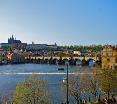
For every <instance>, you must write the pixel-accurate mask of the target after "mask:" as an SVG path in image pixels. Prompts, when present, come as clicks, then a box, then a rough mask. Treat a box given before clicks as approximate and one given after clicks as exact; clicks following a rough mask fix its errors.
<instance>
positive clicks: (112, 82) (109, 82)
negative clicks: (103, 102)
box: [98, 69, 117, 99]
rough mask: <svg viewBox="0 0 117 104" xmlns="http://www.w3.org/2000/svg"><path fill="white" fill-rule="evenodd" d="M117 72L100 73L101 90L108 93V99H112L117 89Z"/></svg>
mask: <svg viewBox="0 0 117 104" xmlns="http://www.w3.org/2000/svg"><path fill="white" fill-rule="evenodd" d="M116 81H117V70H116V69H102V70H100V71H99V72H98V82H99V87H100V88H101V90H102V91H103V92H104V93H106V95H107V99H110V97H112V93H114V91H115V90H116V88H117V82H116Z"/></svg>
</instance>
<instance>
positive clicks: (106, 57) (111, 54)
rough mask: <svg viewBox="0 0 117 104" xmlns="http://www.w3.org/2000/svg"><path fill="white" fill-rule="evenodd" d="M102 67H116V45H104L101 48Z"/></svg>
mask: <svg viewBox="0 0 117 104" xmlns="http://www.w3.org/2000/svg"><path fill="white" fill-rule="evenodd" d="M102 68H109V69H113V68H114V69H115V68H116V69H117V46H111V45H106V46H105V47H104V48H103V50H102Z"/></svg>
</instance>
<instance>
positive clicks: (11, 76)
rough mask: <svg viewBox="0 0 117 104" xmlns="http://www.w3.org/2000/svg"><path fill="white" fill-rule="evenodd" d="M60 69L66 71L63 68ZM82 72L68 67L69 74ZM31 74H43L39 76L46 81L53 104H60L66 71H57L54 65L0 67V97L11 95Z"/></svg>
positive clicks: (76, 68) (74, 67)
mask: <svg viewBox="0 0 117 104" xmlns="http://www.w3.org/2000/svg"><path fill="white" fill-rule="evenodd" d="M59 67H60V66H59ZM61 67H63V68H65V69H66V67H65V66H61ZM82 70H83V68H82V67H77V66H69V73H73V72H76V71H77V72H82ZM32 73H43V75H40V76H41V78H42V79H43V80H46V81H47V82H48V86H49V89H50V92H52V99H53V104H60V103H61V102H63V100H64V99H63V98H64V97H63V95H64V94H63V91H62V89H61V83H62V81H63V79H64V77H66V75H65V73H66V70H64V71H58V66H56V65H47V64H19V65H3V66H0V94H1V95H2V96H10V95H12V93H13V92H14V90H15V87H16V85H17V84H18V83H20V82H22V81H24V80H25V79H26V78H27V77H28V76H30V74H32ZM44 73H49V74H44ZM51 73H53V74H51ZM54 73H55V75H54ZM58 73H60V74H58ZM62 73H64V74H62Z"/></svg>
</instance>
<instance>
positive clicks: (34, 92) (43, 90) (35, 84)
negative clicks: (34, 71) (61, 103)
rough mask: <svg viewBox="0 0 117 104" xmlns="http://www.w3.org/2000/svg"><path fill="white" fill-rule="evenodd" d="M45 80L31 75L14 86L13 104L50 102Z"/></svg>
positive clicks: (43, 103)
mask: <svg viewBox="0 0 117 104" xmlns="http://www.w3.org/2000/svg"><path fill="white" fill-rule="evenodd" d="M50 103H51V102H50V95H49V93H48V91H47V85H46V82H44V81H42V80H39V79H38V77H37V76H35V75H33V76H31V77H30V78H29V79H27V80H26V81H24V82H23V83H20V84H18V85H17V86H16V91H15V93H14V96H13V104H50Z"/></svg>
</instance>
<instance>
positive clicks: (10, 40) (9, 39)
mask: <svg viewBox="0 0 117 104" xmlns="http://www.w3.org/2000/svg"><path fill="white" fill-rule="evenodd" d="M15 43H21V41H20V40H16V38H14V37H13V35H12V37H10V38H8V44H15Z"/></svg>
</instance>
